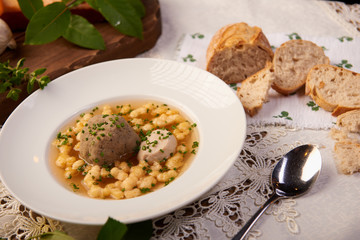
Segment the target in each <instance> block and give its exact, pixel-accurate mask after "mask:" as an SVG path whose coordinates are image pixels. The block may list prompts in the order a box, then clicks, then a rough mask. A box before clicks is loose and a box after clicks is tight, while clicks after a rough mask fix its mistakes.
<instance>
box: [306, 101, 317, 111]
mask: <svg viewBox="0 0 360 240" xmlns="http://www.w3.org/2000/svg"><path fill="white" fill-rule="evenodd" d="M306 105H307V106H308V107H311V110H313V111H315V112H316V111H319V109H320V107H319V106H318V105H316V103H315V102H314V101H309V102H308V103H307V104H306Z"/></svg>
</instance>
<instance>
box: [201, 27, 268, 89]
mask: <svg viewBox="0 0 360 240" xmlns="http://www.w3.org/2000/svg"><path fill="white" fill-rule="evenodd" d="M272 58H273V51H272V49H271V46H270V44H269V41H268V40H267V38H266V36H265V35H264V34H263V32H262V30H261V29H260V28H259V27H250V26H249V25H247V24H246V23H243V22H242V23H235V24H230V25H227V26H224V27H222V28H221V29H219V30H218V31H217V32H216V33H215V35H214V36H213V38H212V39H211V42H210V44H209V46H208V49H207V53H206V70H207V71H209V72H211V73H213V74H214V75H216V76H218V77H219V78H220V79H222V80H223V81H225V82H226V83H239V82H241V81H243V80H244V79H246V78H247V77H250V76H251V75H252V74H254V73H256V72H258V71H259V70H261V69H263V68H264V67H265V66H266V62H269V61H272Z"/></svg>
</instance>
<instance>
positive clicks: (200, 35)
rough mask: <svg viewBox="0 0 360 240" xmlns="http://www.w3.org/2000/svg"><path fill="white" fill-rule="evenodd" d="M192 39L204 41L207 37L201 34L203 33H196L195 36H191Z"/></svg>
mask: <svg viewBox="0 0 360 240" xmlns="http://www.w3.org/2000/svg"><path fill="white" fill-rule="evenodd" d="M191 37H192V38H193V39H195V38H199V39H203V38H204V37H205V35H204V34H201V33H194V34H191Z"/></svg>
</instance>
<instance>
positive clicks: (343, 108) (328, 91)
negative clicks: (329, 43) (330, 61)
mask: <svg viewBox="0 0 360 240" xmlns="http://www.w3.org/2000/svg"><path fill="white" fill-rule="evenodd" d="M305 93H306V94H307V95H310V96H311V97H312V98H313V99H314V101H315V102H316V104H318V105H319V106H320V107H322V108H323V109H325V110H326V111H330V112H332V115H333V116H338V115H340V114H342V113H345V112H347V111H350V110H355V109H360V74H359V73H355V72H352V71H349V70H346V69H343V68H340V67H336V66H332V65H327V64H320V65H317V66H314V67H313V68H312V69H311V70H310V72H309V73H308V75H307V78H306V88H305Z"/></svg>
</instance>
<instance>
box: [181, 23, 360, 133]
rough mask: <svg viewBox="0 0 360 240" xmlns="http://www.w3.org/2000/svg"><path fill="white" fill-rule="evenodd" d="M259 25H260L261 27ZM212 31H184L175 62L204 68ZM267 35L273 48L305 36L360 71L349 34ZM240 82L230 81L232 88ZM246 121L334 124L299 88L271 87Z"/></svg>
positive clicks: (356, 45) (335, 60)
mask: <svg viewBox="0 0 360 240" xmlns="http://www.w3.org/2000/svg"><path fill="white" fill-rule="evenodd" d="M260 27H261V26H260ZM213 34H214V33H204V32H194V33H189V34H185V35H184V38H183V39H182V41H181V43H180V45H179V49H178V54H177V57H176V60H177V61H180V62H185V63H187V64H190V65H193V66H196V67H199V68H202V69H205V68H206V50H207V47H208V45H209V42H210V40H211V38H212V36H213ZM267 38H268V40H269V43H270V45H271V46H272V48H273V49H275V48H277V47H279V46H280V45H281V44H282V43H284V42H286V41H289V40H290V39H296V38H297V39H299V38H301V39H304V40H309V41H312V42H314V43H316V44H317V45H318V46H321V47H323V49H324V52H325V54H326V56H328V57H329V58H330V64H332V65H337V66H341V67H343V68H345V69H348V70H351V71H355V72H360V55H359V53H360V38H353V37H350V36H338V37H316V36H315V37H314V36H303V35H299V34H298V33H296V32H289V33H278V34H268V35H267ZM240 85H241V84H237V85H235V84H231V85H230V87H232V88H233V89H234V93H235V89H236V87H237V86H240ZM247 122H248V124H255V125H266V124H284V125H286V126H289V127H294V128H310V129H329V128H331V127H333V126H334V124H335V123H336V118H335V117H333V116H331V113H330V112H327V111H325V110H323V109H322V108H320V107H319V106H317V105H316V104H315V103H314V101H313V100H312V99H311V97H309V96H306V95H305V94H304V90H303V89H300V90H299V91H297V93H296V94H293V95H289V96H284V95H281V94H279V93H277V92H276V91H274V90H273V89H270V91H269V97H268V102H266V103H265V104H264V105H263V108H262V109H261V110H260V111H259V112H258V113H257V114H256V115H255V116H253V117H249V116H248V115H247Z"/></svg>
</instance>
